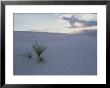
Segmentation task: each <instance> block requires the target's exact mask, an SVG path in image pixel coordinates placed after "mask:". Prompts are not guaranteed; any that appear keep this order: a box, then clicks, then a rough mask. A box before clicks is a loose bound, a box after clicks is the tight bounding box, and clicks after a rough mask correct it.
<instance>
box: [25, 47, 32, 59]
mask: <svg viewBox="0 0 110 88" xmlns="http://www.w3.org/2000/svg"><path fill="white" fill-rule="evenodd" d="M25 55H26V56H27V57H28V58H32V50H27V49H26V48H25Z"/></svg>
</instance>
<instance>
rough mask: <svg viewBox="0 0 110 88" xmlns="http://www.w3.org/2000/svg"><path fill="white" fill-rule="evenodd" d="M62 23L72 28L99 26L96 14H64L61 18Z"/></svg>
mask: <svg viewBox="0 0 110 88" xmlns="http://www.w3.org/2000/svg"><path fill="white" fill-rule="evenodd" d="M59 20H60V22H63V21H66V22H68V23H69V24H70V26H71V27H72V28H80V27H91V26H96V25H97V21H96V20H97V17H96V14H64V15H62V16H60V17H59Z"/></svg>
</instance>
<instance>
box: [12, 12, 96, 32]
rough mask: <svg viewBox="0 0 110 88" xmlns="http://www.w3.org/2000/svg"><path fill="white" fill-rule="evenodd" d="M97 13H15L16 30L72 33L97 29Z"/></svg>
mask: <svg viewBox="0 0 110 88" xmlns="http://www.w3.org/2000/svg"><path fill="white" fill-rule="evenodd" d="M96 26H97V14H95V13H94V14H93V13H91V14H90V13H89V14H88V13H85V14H81V13H80V14H74V13H73V14H72V13H70V14H69V13H68V14H65V13H15V14H14V31H35V32H53V33H54V32H56V33H72V32H73V31H75V32H76V31H81V30H91V29H93V30H94V29H96Z"/></svg>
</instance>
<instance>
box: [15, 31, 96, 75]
mask: <svg viewBox="0 0 110 88" xmlns="http://www.w3.org/2000/svg"><path fill="white" fill-rule="evenodd" d="M13 34H14V58H13V60H14V62H13V69H14V75H96V74H97V36H96V35H94V34H93V36H91V34H90V35H89V33H88V34H87V32H86V33H82V34H61V33H40V32H17V31H16V32H14V33H13ZM35 40H37V41H38V42H42V41H43V42H45V44H46V45H47V46H48V49H47V50H46V52H45V53H44V54H43V55H44V59H45V62H44V63H38V61H37V59H38V58H37V57H36V56H35V55H34V56H33V58H32V60H29V58H26V57H24V56H22V55H23V54H24V53H25V52H24V51H25V48H27V49H28V48H31V47H32V43H33V42H34V41H35Z"/></svg>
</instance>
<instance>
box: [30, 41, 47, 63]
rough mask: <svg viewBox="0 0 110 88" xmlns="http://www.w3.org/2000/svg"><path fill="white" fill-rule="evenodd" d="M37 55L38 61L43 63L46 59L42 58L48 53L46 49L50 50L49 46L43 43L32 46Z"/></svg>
mask: <svg viewBox="0 0 110 88" xmlns="http://www.w3.org/2000/svg"><path fill="white" fill-rule="evenodd" d="M32 47H33V49H34V51H35V53H36V54H37V56H38V58H39V59H38V61H39V62H42V61H43V60H44V59H43V57H42V54H43V53H44V52H45V51H46V49H47V48H48V47H47V45H45V44H44V42H43V43H38V42H37V41H35V43H34V44H33V45H32Z"/></svg>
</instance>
